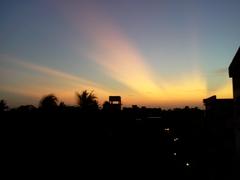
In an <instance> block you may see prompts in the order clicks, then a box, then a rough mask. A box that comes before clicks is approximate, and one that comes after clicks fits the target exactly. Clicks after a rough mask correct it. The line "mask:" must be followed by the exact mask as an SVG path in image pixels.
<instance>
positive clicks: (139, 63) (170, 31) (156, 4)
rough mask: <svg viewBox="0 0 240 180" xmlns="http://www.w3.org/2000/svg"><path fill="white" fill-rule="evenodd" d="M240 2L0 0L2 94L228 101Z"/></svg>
mask: <svg viewBox="0 0 240 180" xmlns="http://www.w3.org/2000/svg"><path fill="white" fill-rule="evenodd" d="M239 7H240V1H239V0H200V1H199V0H181V1H179V0H121V1H119V0H21V1H19V0H1V1H0V99H5V100H6V101H7V103H8V105H9V106H11V107H17V106H19V105H24V104H33V105H36V106H37V105H38V103H39V100H40V99H41V98H42V97H43V96H44V95H47V94H51V93H53V94H55V95H56V96H57V97H58V99H59V100H60V101H64V102H65V103H66V104H69V105H76V103H77V99H76V92H82V91H83V90H85V89H86V90H89V91H93V92H94V93H95V94H96V96H97V97H98V101H99V103H100V105H101V104H102V103H103V102H104V101H105V100H108V96H110V95H120V96H121V97H122V103H123V106H131V105H132V104H137V105H139V106H148V107H162V108H173V107H184V106H190V107H195V106H198V107H203V103H202V100H203V99H204V98H207V97H209V96H212V95H217V97H219V98H232V85H231V79H230V78H229V77H228V69H227V68H228V66H229V64H230V63H231V61H232V59H233V57H234V55H235V53H236V51H237V49H238V47H239V45H240V35H239V32H240V21H239V18H240V11H239Z"/></svg>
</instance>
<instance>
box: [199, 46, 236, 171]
mask: <svg viewBox="0 0 240 180" xmlns="http://www.w3.org/2000/svg"><path fill="white" fill-rule="evenodd" d="M228 70H229V77H230V78H232V84H233V99H217V98H216V96H211V97H209V98H207V99H204V100H203V103H204V105H205V107H206V111H205V127H206V129H207V131H208V133H209V134H208V138H209V139H211V140H212V142H213V143H215V144H214V145H213V146H212V147H210V148H213V149H214V151H215V152H216V153H215V154H218V153H219V154H222V155H221V156H222V157H225V158H226V159H231V158H232V159H236V158H237V159H238V160H240V158H239V157H240V47H239V48H238V51H237V53H236V55H235V56H234V58H233V60H232V62H231V64H230V66H229V69H228ZM211 140H210V141H211ZM210 144H211V142H210ZM210 146H211V145H210ZM231 154H233V155H231ZM234 154H235V155H236V156H235V155H234ZM219 157H220V156H219ZM238 160H237V161H238ZM235 163H236V162H235ZM234 166H235V167H238V165H236V164H235V165H234Z"/></svg>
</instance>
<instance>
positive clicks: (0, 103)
mask: <svg viewBox="0 0 240 180" xmlns="http://www.w3.org/2000/svg"><path fill="white" fill-rule="evenodd" d="M7 109H8V106H7V103H6V101H5V100H3V99H2V100H1V101H0V112H3V111H5V110H7Z"/></svg>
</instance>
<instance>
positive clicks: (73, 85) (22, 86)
mask: <svg viewBox="0 0 240 180" xmlns="http://www.w3.org/2000/svg"><path fill="white" fill-rule="evenodd" d="M0 59H1V61H5V63H7V64H8V66H10V67H12V68H13V69H12V70H11V69H9V70H4V74H5V77H4V78H7V77H9V76H15V77H12V78H14V79H16V80H17V82H16V83H12V84H9V83H8V82H6V83H7V85H2V87H1V90H2V91H7V92H12V93H15V94H19V95H24V96H30V97H34V98H39V97H41V96H42V95H45V94H47V93H55V94H57V95H59V96H61V97H62V98H63V99H65V100H67V102H69V98H70V97H71V98H70V99H71V100H70V102H71V103H73V97H74V95H75V94H74V91H78V90H84V89H88V90H94V91H95V92H97V93H99V94H100V95H101V97H105V98H106V96H107V95H109V94H111V90H109V89H106V88H103V87H102V86H101V85H99V84H98V83H95V82H93V81H90V80H87V79H85V78H81V77H78V76H75V75H72V74H70V73H66V72H62V71H60V70H57V69H55V68H49V67H46V66H42V65H37V64H34V63H30V62H27V61H26V60H22V59H19V58H15V57H11V56H7V55H0ZM13 66H15V67H13ZM16 66H17V67H22V68H24V69H25V73H27V74H28V76H27V77H26V76H25V79H21V78H22V77H21V75H20V76H18V75H19V74H21V73H22V69H19V68H16ZM27 70H30V72H29V71H27ZM36 73H40V74H42V75H45V77H42V78H41V76H37V77H35V76H34V75H35V74H36ZM46 76H47V77H48V78H46ZM20 79H21V80H20ZM50 79H51V80H53V81H50ZM24 81H29V82H28V83H26V82H24ZM39 83H41V84H39ZM57 84H61V85H60V86H59V85H57Z"/></svg>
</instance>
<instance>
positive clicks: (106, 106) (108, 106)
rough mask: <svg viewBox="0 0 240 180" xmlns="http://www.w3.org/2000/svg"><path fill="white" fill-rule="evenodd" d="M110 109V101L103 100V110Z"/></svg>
mask: <svg viewBox="0 0 240 180" xmlns="http://www.w3.org/2000/svg"><path fill="white" fill-rule="evenodd" d="M109 110H110V103H109V102H108V101H105V102H104V103H103V111H109Z"/></svg>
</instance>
